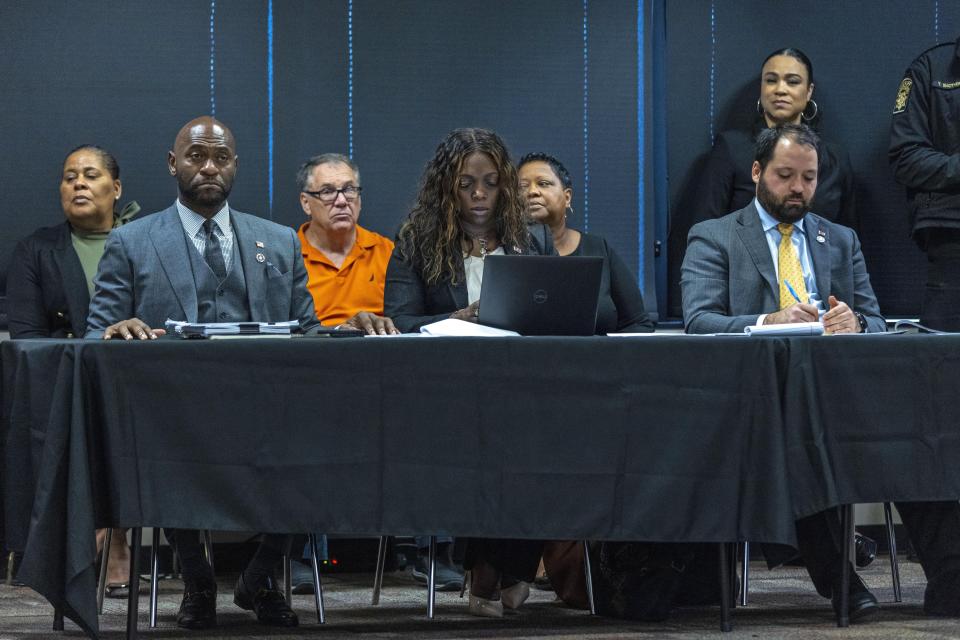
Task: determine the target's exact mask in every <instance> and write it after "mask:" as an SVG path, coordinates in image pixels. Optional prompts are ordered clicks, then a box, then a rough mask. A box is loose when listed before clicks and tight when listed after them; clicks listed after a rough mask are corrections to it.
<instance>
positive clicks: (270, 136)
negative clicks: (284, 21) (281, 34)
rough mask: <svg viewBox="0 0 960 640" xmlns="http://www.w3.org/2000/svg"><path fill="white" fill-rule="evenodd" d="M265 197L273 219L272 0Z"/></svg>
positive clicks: (269, 4)
mask: <svg viewBox="0 0 960 640" xmlns="http://www.w3.org/2000/svg"><path fill="white" fill-rule="evenodd" d="M267 198H268V200H269V204H270V207H269V209H270V219H271V220H273V0H267Z"/></svg>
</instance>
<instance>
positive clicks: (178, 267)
mask: <svg viewBox="0 0 960 640" xmlns="http://www.w3.org/2000/svg"><path fill="white" fill-rule="evenodd" d="M150 241H151V242H152V243H153V247H154V249H155V250H156V252H157V258H158V259H159V260H160V265H161V266H162V267H163V271H164V273H165V274H166V276H167V280H168V281H169V282H170V288H171V289H173V293H174V295H175V296H176V298H177V302H179V303H180V308H181V310H182V311H183V315H184V317H186V319H187V321H188V322H196V321H197V285H196V283H195V282H194V280H193V269H192V268H191V266H190V265H191V264H192V263H191V261H190V254H188V253H187V242H190V240H189V239H188V238H187V237H186V234H185V233H184V231H183V224H182V223H181V222H180V215H179V214H178V213H177V205H176V204H174V205H173V206H171V207H170V208H168V209H166V210H165V211H162V212H160V213H158V214H156V221H155V222H154V223H153V227H152V228H151V229H150Z"/></svg>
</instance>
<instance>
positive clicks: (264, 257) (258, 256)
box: [256, 253, 267, 262]
mask: <svg viewBox="0 0 960 640" xmlns="http://www.w3.org/2000/svg"><path fill="white" fill-rule="evenodd" d="M256 258H257V262H265V261H266V260H267V256H265V255H263V254H262V253H258V254H257V255H256Z"/></svg>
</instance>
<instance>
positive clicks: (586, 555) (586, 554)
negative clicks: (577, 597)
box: [583, 540, 597, 616]
mask: <svg viewBox="0 0 960 640" xmlns="http://www.w3.org/2000/svg"><path fill="white" fill-rule="evenodd" d="M583 574H584V577H585V578H586V580H587V602H589V603H590V615H592V616H595V615H597V605H596V603H595V602H594V600H593V571H592V570H591V568H590V545H589V544H588V543H587V541H586V540H584V541H583Z"/></svg>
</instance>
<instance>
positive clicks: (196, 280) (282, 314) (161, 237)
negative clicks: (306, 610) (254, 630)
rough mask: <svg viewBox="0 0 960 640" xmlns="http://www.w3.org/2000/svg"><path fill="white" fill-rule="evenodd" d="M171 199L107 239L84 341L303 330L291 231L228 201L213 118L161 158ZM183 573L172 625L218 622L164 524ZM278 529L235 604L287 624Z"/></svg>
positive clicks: (197, 570)
mask: <svg viewBox="0 0 960 640" xmlns="http://www.w3.org/2000/svg"><path fill="white" fill-rule="evenodd" d="M168 165H169V171H170V175H171V176H174V177H175V178H176V179H177V185H178V187H179V197H178V198H177V201H176V202H175V203H174V204H173V205H172V206H170V207H169V208H167V209H166V210H164V211H161V212H158V213H155V214H152V215H149V216H146V217H145V218H142V219H140V220H138V221H136V222H134V223H131V224H128V225H126V226H124V227H123V228H121V229H118V230H117V232H116V233H111V234H110V237H109V238H108V239H107V244H106V248H105V249H104V254H103V258H102V259H101V261H100V265H99V268H98V271H97V276H96V279H95V287H96V291H95V293H94V296H93V299H92V300H91V302H90V312H89V316H88V319H87V337H88V338H90V337H94V338H96V337H102V338H104V339H107V340H109V339H112V338H115V337H116V338H122V339H124V340H132V339H140V340H148V339H153V338H156V337H158V336H160V335H163V333H164V330H163V329H160V328H158V327H162V326H163V323H164V321H165V320H166V319H167V318H171V319H173V320H186V321H189V322H242V321H253V322H281V321H284V322H285V321H288V320H298V321H299V322H300V326H301V328H302V329H303V330H310V329H312V328H314V327H316V326H317V325H318V324H319V323H318V321H317V317H316V315H315V313H314V309H313V299H312V298H311V297H310V294H309V293H308V292H307V286H306V285H307V272H306V270H305V268H304V266H303V257H302V255H301V252H300V243H299V241H298V240H297V235H296V233H294V231H293V229H290V228H288V227H283V226H280V225H278V224H275V223H273V222H269V221H267V220H264V219H262V218H258V217H256V216H252V215H249V214H246V213H241V212H239V211H236V210H235V209H232V208H231V207H230V206H229V205H228V204H227V196H228V195H229V194H230V189H231V187H232V186H233V179H234V176H235V174H236V170H237V154H236V144H235V142H234V137H233V133H232V132H231V131H230V129H228V128H227V127H226V126H224V125H223V124H222V123H220V122H218V121H216V120H214V119H213V118H211V117H201V118H197V119H195V120H192V121H190V122H188V123H187V124H186V125H184V127H183V128H182V129H181V130H180V132H179V133H178V134H177V138H176V141H175V143H174V148H173V151H171V152H170V153H169V155H168ZM166 533H167V537H168V539H169V540H170V543H171V545H172V546H174V547H175V548H176V550H177V553H178V556H179V558H180V562H181V566H182V569H183V579H184V596H183V601H182V603H181V605H180V611H179V614H178V616H177V623H178V624H179V625H180V626H182V627H186V628H190V629H202V628H206V627H211V626H214V625H215V624H216V582H215V581H214V578H213V572H212V570H211V568H210V565H209V564H208V563H207V562H206V561H205V560H204V559H203V557H202V555H201V552H200V544H199V540H198V536H197V532H195V531H184V530H170V529H168V530H167V531H166ZM287 546H289V537H288V536H279V535H264V536H263V540H262V542H261V544H260V547H259V549H258V550H257V552H256V554H255V555H254V557H253V559H252V560H251V561H250V563H249V565H248V566H247V568H246V569H245V570H244V572H243V573H242V574H241V576H240V578H239V580H238V581H237V586H236V590H235V593H234V602H235V603H236V604H237V605H238V606H240V607H242V608H244V609H252V610H254V611H255V612H256V614H257V619H258V620H259V621H260V622H262V623H265V624H271V625H276V626H286V627H290V626H296V625H297V616H296V614H295V613H294V612H293V611H292V610H291V609H290V607H289V606H288V605H287V603H286V602H285V600H284V598H283V595H282V594H281V593H280V591H279V590H278V589H277V588H276V585H275V582H274V579H273V570H274V568H275V567H276V566H277V565H278V564H279V561H280V559H281V557H282V554H283V551H284V550H285V549H286V547H287Z"/></svg>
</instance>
